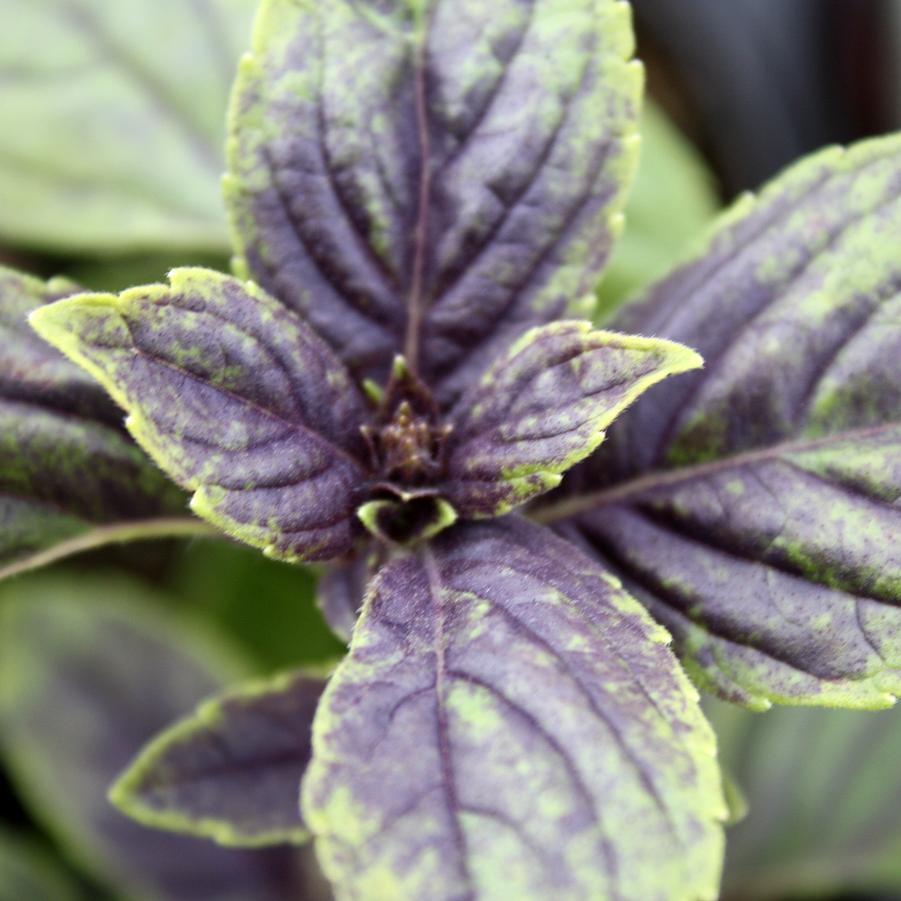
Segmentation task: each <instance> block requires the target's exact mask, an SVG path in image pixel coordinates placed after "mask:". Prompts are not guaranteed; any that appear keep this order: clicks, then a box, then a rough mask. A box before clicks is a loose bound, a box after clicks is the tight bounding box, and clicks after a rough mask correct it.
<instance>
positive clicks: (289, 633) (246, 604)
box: [173, 540, 344, 672]
mask: <svg viewBox="0 0 901 901" xmlns="http://www.w3.org/2000/svg"><path fill="white" fill-rule="evenodd" d="M173 584H174V586H175V591H176V592H177V593H178V594H179V595H180V596H182V597H183V598H184V599H185V602H186V603H188V604H190V605H191V607H192V608H193V609H202V610H203V611H205V612H207V613H208V615H210V616H212V618H213V619H215V620H216V621H217V623H218V624H219V625H220V626H222V627H223V628H224V629H225V630H226V631H227V632H228V633H229V635H230V637H231V638H232V640H233V641H234V642H236V643H238V644H239V645H240V646H241V647H242V649H243V650H244V651H246V652H247V653H248V654H249V655H250V656H252V657H253V659H254V662H255V663H256V664H257V666H258V667H259V669H260V670H261V671H263V672H275V671H277V670H283V669H288V668H291V667H294V666H299V665H301V664H305V663H320V662H325V661H329V660H334V659H335V658H336V657H338V656H340V655H341V654H343V652H344V645H342V644H341V643H340V642H339V641H338V640H337V639H336V638H335V637H334V636H333V635H332V633H331V631H330V629H329V628H328V626H327V625H326V624H325V621H324V620H323V618H322V614H321V613H320V611H319V608H318V607H317V606H316V602H315V587H316V579H315V578H314V576H313V571H312V570H311V569H310V568H308V567H301V566H291V565H289V564H287V563H278V562H276V561H274V560H269V559H268V558H266V557H264V556H263V555H262V554H260V553H258V552H257V551H255V550H252V549H250V548H245V547H243V546H241V545H238V544H232V543H230V542H227V541H216V540H210V541H194V542H191V543H190V544H188V545H186V546H185V548H184V550H183V551H182V552H181V556H180V557H179V560H178V562H177V564H176V570H175V573H174V583H173Z"/></svg>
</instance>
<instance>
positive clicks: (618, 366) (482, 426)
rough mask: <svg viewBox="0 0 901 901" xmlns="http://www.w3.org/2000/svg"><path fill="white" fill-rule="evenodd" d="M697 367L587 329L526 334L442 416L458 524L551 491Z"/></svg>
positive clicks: (565, 325) (679, 351)
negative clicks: (663, 383)
mask: <svg viewBox="0 0 901 901" xmlns="http://www.w3.org/2000/svg"><path fill="white" fill-rule="evenodd" d="M701 365H702V360H701V358H700V357H699V356H698V355H697V354H696V353H695V352H694V351H692V350H689V349H688V348H687V347H683V346H681V345H679V344H674V343H672V342H670V341H660V340H658V339H656V338H639V337H635V336H631V335H620V334H617V333H615V332H605V331H600V330H599V329H592V327H591V323H589V322H557V323H553V324H552V325H545V326H542V327H540V328H536V329H532V330H531V331H529V332H527V333H526V334H525V335H524V336H523V337H522V338H521V339H520V340H519V341H517V342H516V344H515V345H514V346H513V347H512V348H511V349H510V350H509V352H508V353H507V354H505V355H504V356H502V357H501V358H500V359H499V360H497V361H496V362H495V363H494V364H493V365H492V366H491V368H490V369H489V370H488V371H487V372H486V373H485V375H484V376H483V377H482V378H481V379H480V380H479V382H478V383H477V384H476V385H475V386H474V387H473V388H472V389H471V390H470V391H468V392H467V393H466V394H464V395H463V397H462V398H461V400H460V403H459V404H458V405H457V409H456V411H455V413H454V414H451V421H453V422H454V430H453V432H452V433H451V436H450V443H449V447H448V486H447V488H446V490H445V495H446V497H447V498H448V500H449V501H450V502H451V503H452V504H453V505H454V508H455V509H456V510H457V511H458V512H459V513H460V515H461V516H463V517H465V518H473V519H482V518H485V517H489V516H500V515H502V514H504V513H506V512H508V511H509V510H511V509H513V508H514V507H516V506H518V505H520V504H522V503H525V502H526V501H528V500H530V499H531V498H533V497H535V496H537V495H539V494H542V493H544V492H545V491H548V490H550V489H551V488H555V487H556V486H557V485H559V484H560V480H561V479H562V478H563V476H562V473H564V472H565V471H566V470H567V469H569V468H570V467H571V466H573V465H574V464H575V463H577V462H578V461H579V460H583V459H584V458H585V457H587V456H588V455H589V454H590V453H591V452H592V451H593V450H594V449H595V448H596V447H597V446H598V445H599V444H600V443H601V442H602V441H603V440H604V437H605V435H606V431H605V430H606V428H607V426H609V425H610V423H611V422H612V421H613V420H614V419H615V418H616V417H617V416H619V414H620V413H622V411H623V410H624V409H625V408H626V407H627V406H628V405H629V404H631V403H632V402H633V401H634V400H635V399H636V398H637V397H638V396H639V395H640V394H642V393H644V392H645V391H646V390H647V389H648V388H650V387H651V386H652V385H655V384H656V383H657V382H659V381H660V380H661V379H664V378H666V377H667V376H669V375H673V374H676V373H680V372H686V371H687V370H689V369H696V368H698V367H699V366H701Z"/></svg>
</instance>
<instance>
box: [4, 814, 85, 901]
mask: <svg viewBox="0 0 901 901" xmlns="http://www.w3.org/2000/svg"><path fill="white" fill-rule="evenodd" d="M80 897H81V894H80V893H79V891H78V889H77V888H76V887H75V886H73V885H72V883H71V882H70V880H69V879H68V878H67V876H66V874H65V873H64V872H63V871H62V870H61V869H60V868H59V866H57V864H56V863H55V862H54V861H53V860H52V859H51V858H50V857H49V855H47V854H45V853H44V852H43V851H42V850H41V849H40V848H38V847H36V846H35V845H34V844H33V843H32V842H30V841H27V840H25V839H22V838H19V837H18V836H16V835H14V834H12V833H11V832H8V831H7V830H5V829H4V830H0V901H76V899H78V898H80Z"/></svg>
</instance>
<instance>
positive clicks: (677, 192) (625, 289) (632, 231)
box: [595, 98, 719, 323]
mask: <svg viewBox="0 0 901 901" xmlns="http://www.w3.org/2000/svg"><path fill="white" fill-rule="evenodd" d="M640 131H641V156H640V158H639V163H638V172H637V174H636V176H635V183H634V184H633V185H632V191H631V193H630V194H629V202H628V203H627V204H626V209H625V217H626V228H625V230H624V231H623V235H622V237H621V238H620V240H619V241H618V243H617V245H616V247H615V249H614V251H613V255H612V256H611V257H610V262H609V263H608V264H607V268H606V269H605V270H604V276H603V280H602V281H601V285H600V288H599V289H598V308H597V311H596V313H595V321H596V322H600V323H604V322H607V321H609V319H608V317H609V316H610V315H611V313H612V312H613V311H614V310H615V309H616V308H617V307H618V306H619V305H620V304H621V303H622V302H623V301H624V300H626V299H627V298H628V297H631V296H632V295H634V294H635V293H636V292H637V291H638V290H639V289H641V288H644V287H645V286H647V285H649V284H651V282H653V281H654V280H656V279H657V278H659V277H661V276H663V275H665V274H666V272H667V270H669V269H670V268H671V267H672V266H673V265H674V264H675V263H677V262H679V260H680V258H681V257H683V256H684V255H685V253H686V251H687V250H688V249H689V248H690V246H691V245H692V243H693V242H695V241H697V240H698V239H699V238H700V237H701V235H702V234H703V233H704V232H705V231H706V230H707V227H708V226H709V224H710V223H711V221H712V220H713V218H714V216H715V215H716V211H717V208H718V206H719V203H718V200H717V196H716V193H715V191H714V184H715V182H714V175H713V173H712V172H710V171H709V170H708V168H707V166H706V164H705V162H704V160H703V159H702V158H701V156H700V154H699V153H698V151H697V150H696V149H695V148H694V147H693V146H692V145H691V144H690V143H689V141H688V140H687V139H686V138H685V136H684V135H683V134H682V133H681V132H680V131H679V129H678V128H677V127H676V125H675V124H673V123H672V122H671V121H670V120H669V118H668V117H667V116H666V114H665V113H664V112H663V110H661V109H660V107H658V106H657V105H656V104H655V103H654V102H653V101H651V100H650V99H647V98H646V99H645V102H644V108H643V110H642V115H641V128H640Z"/></svg>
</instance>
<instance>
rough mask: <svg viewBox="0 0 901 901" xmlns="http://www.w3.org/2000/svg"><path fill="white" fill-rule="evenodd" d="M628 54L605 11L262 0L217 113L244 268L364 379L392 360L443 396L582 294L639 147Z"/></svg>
mask: <svg viewBox="0 0 901 901" xmlns="http://www.w3.org/2000/svg"><path fill="white" fill-rule="evenodd" d="M632 49H633V42H632V34H631V28H630V22H629V8H628V5H627V4H625V3H622V2H618V0H524V2H518V3H502V4H486V3H482V2H481V0H458V2H454V3H439V2H436V0H389V2H375V0H362V2H356V0H353V2H352V0H334V2H330V3H319V2H316V0H265V2H264V3H263V7H262V12H261V16H260V18H259V20H258V22H257V28H256V34H255V40H254V47H253V54H252V56H250V57H248V58H246V59H245V60H244V62H243V63H242V67H241V71H240V75H239V78H238V83H237V88H236V93H235V97H234V102H233V107H232V117H231V132H230V133H231V138H230V153H229V166H230V175H229V177H228V178H227V180H226V197H227V201H228V205H229V208H230V211H231V216H232V224H233V231H234V234H235V237H236V241H237V243H238V246H239V252H240V255H239V260H238V269H237V271H238V274H239V275H241V276H248V277H253V278H254V279H255V280H256V281H258V282H259V283H260V284H261V285H263V286H264V287H265V288H266V289H267V290H268V291H269V292H270V293H271V294H272V295H274V296H276V297H278V298H280V299H281V300H282V301H283V302H284V303H285V304H287V305H288V306H289V307H291V308H293V309H295V310H297V311H299V312H300V313H301V314H302V315H303V316H304V317H305V318H308V319H309V321H310V322H311V323H312V324H313V325H314V327H315V328H316V329H317V330H318V331H319V333H320V334H322V335H323V336H324V337H325V338H326V339H327V340H328V341H329V342H330V343H331V345H332V346H333V347H334V348H335V349H336V350H337V351H338V353H339V354H340V356H341V357H342V359H343V360H344V361H345V363H346V364H347V365H348V366H349V367H350V368H351V370H352V371H353V372H354V373H355V374H357V375H358V376H370V377H375V378H381V377H382V376H384V375H385V373H386V371H387V367H388V366H389V365H390V363H391V360H392V358H393V356H394V354H395V353H397V352H405V353H406V354H407V356H408V359H409V360H410V362H411V364H412V365H413V367H414V369H420V366H419V364H420V362H421V374H422V375H423V376H424V377H425V378H426V379H427V380H428V381H429V383H430V384H432V385H433V386H435V387H436V388H437V389H438V391H439V395H440V398H441V400H442V401H443V402H447V401H449V400H450V399H452V398H455V397H457V396H458V395H459V393H460V392H461V391H462V390H463V389H464V388H465V387H466V385H467V384H468V383H470V382H471V381H472V380H473V379H474V377H475V376H476V375H477V374H478V373H479V372H480V371H481V370H482V369H484V368H485V366H486V364H487V363H488V361H489V360H490V359H491V357H492V356H493V355H494V354H496V353H497V352H498V350H499V349H501V348H503V347H504V346H505V345H506V344H508V343H509V342H510V341H511V340H512V339H513V338H515V337H517V336H518V335H519V334H521V333H522V331H524V330H525V329H526V328H528V327H529V326H532V325H536V324H539V323H542V322H548V321H550V320H551V319H555V318H559V317H560V316H561V315H563V314H565V313H566V312H575V310H573V309H571V305H573V304H574V303H578V302H579V301H580V300H581V299H582V298H585V297H587V295H589V294H590V292H591V291H593V289H594V287H595V284H596V282H597V279H598V275H599V272H600V269H601V267H602V266H603V264H604V262H605V261H606V259H607V256H608V255H609V252H610V248H611V244H612V240H613V237H614V235H615V233H616V232H618V230H619V228H620V226H621V221H620V220H621V216H620V215H619V209H620V207H621V206H622V204H623V201H624V190H625V187H626V186H627V184H628V181H629V180H630V177H631V174H632V170H633V168H634V163H635V156H636V151H637V138H636V119H637V115H638V107H639V96H640V90H641V82H642V76H641V68H640V66H639V65H638V64H637V63H630V62H628V58H629V57H630V55H631V53H632ZM537 210H540V215H536V211H537ZM588 300H589V306H588V307H587V308H585V309H583V310H581V311H582V312H583V313H586V312H590V301H591V299H590V298H588ZM420 345H421V354H420ZM420 357H421V361H420V359H419V358H420Z"/></svg>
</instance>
